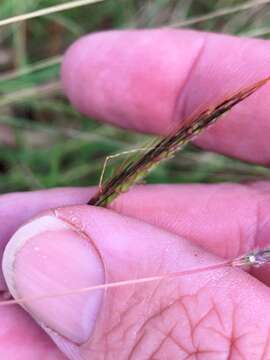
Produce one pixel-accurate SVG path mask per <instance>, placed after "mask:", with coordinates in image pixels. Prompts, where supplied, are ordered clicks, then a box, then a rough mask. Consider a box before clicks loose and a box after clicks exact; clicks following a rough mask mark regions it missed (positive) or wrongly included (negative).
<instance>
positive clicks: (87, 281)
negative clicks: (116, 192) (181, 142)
mask: <svg viewBox="0 0 270 360" xmlns="http://www.w3.org/2000/svg"><path fill="white" fill-rule="evenodd" d="M269 60H270V45H269V43H268V42H266V41H260V40H249V39H238V38H232V37H227V36H222V35H213V34H202V33H196V32H191V31H170V30H162V31H145V32H144V31H139V32H135V31H134V32H108V33H101V34H97V35H91V36H89V37H85V38H83V39H82V40H80V41H79V42H77V43H76V44H75V45H74V46H73V47H72V48H71V49H70V50H69V52H68V53H67V55H66V58H65V61H64V65H63V82H64V86H65V89H66V92H67V94H68V96H69V98H70V99H71V101H72V102H73V103H74V105H75V106H76V107H77V108H79V109H80V110H81V111H82V112H84V113H86V114H90V115H94V116H96V117H97V118H100V119H102V120H106V121H109V122H111V123H114V124H117V125H119V126H124V127H128V128H132V129H136V130H139V131H146V132H154V133H165V132H166V130H167V129H168V128H169V127H170V126H171V125H172V124H173V123H175V122H176V121H181V120H182V119H183V117H186V115H188V114H190V113H191V111H192V110H194V109H197V108H198V107H202V106H203V105H204V104H207V103H210V104H211V103H212V102H214V103H215V102H216V101H217V100H220V99H221V98H223V97H224V95H227V94H228V93H230V92H232V91H235V90H237V89H238V88H239V87H241V86H244V85H249V84H251V83H252V82H255V81H256V80H259V79H261V78H263V77H265V76H267V75H269V72H268V64H269ZM268 91H269V86H266V87H265V88H263V89H261V90H259V92H258V93H257V94H255V95H253V96H252V97H251V98H249V99H248V100H246V101H245V103H243V104H240V105H238V106H237V107H236V108H235V109H233V110H232V111H231V112H230V113H229V115H227V116H226V119H225V120H223V121H221V122H218V123H217V124H216V125H215V126H214V127H213V128H211V129H209V130H208V131H207V132H206V133H205V134H204V135H202V136H200V138H199V139H198V140H197V141H196V142H197V143H198V144H199V145H200V146H203V147H205V148H210V149H212V150H215V151H218V152H223V153H225V154H228V155H232V156H236V157H239V158H242V159H245V160H249V161H253V162H258V163H262V164H267V163H268V162H269V159H270V152H269V150H268V147H269V145H268V144H269V140H268V139H269V134H270V122H269V121H268V119H267V117H268V109H269V95H268ZM93 191H94V190H93V189H54V190H46V191H39V192H32V193H19V194H7V195H3V196H2V197H1V203H0V217H1V220H2V221H1V223H2V230H1V235H0V236H1V238H0V240H1V242H0V243H1V246H2V249H3V248H4V246H5V244H6V243H7V241H8V240H9V238H10V237H11V235H12V233H13V232H14V231H15V230H16V229H17V228H18V227H19V226H21V225H22V223H24V222H25V221H29V220H30V219H31V218H33V217H35V216H37V215H38V214H39V213H40V212H43V211H45V213H44V214H43V215H41V217H40V216H39V217H38V218H36V219H35V220H34V221H32V222H29V223H28V224H27V225H25V226H24V227H22V228H21V229H20V230H19V232H17V234H16V236H15V237H13V238H12V240H11V242H10V243H9V245H8V248H7V251H6V253H5V260H4V264H3V268H4V273H5V276H6V280H7V282H8V284H9V285H10V286H11V287H12V288H13V291H15V292H16V294H17V297H32V296H36V295H38V294H46V293H48V294H50V293H54V292H59V290H61V288H82V287H86V286H90V285H93V284H96V283H103V282H104V281H105V280H106V282H112V281H119V280H129V279H135V278H142V277H147V276H153V275H158V274H164V273H169V272H174V271H180V270H181V269H183V270H184V269H188V268H194V267H195V266H198V265H200V266H201V265H207V264H212V263H215V262H217V261H219V260H218V257H225V258H233V257H235V256H238V255H240V254H242V253H245V252H247V251H249V250H251V249H254V248H256V247H265V246H267V245H269V232H270V228H269V221H268V220H269V219H268V217H269V210H270V195H269V194H270V185H269V184H268V183H267V182H263V183H262V182H260V183H257V184H252V185H250V186H247V185H233V184H220V185H170V186H169V185H157V186H138V187H136V188H135V189H133V190H132V191H130V192H128V193H126V194H123V195H121V197H120V198H119V199H118V200H116V201H115V202H114V204H113V206H112V210H113V211H112V210H107V209H100V208H94V207H90V206H87V205H77V204H84V203H86V202H87V200H88V199H89V198H90V195H91V193H92V192H93ZM66 206H67V207H66ZM50 208H52V209H56V210H51V211H47V212H46V210H48V209H50ZM198 246H199V247H198ZM202 248H203V249H204V250H202ZM216 256H217V257H216ZM252 275H253V276H250V275H249V274H247V273H245V272H243V271H242V270H237V269H232V268H228V267H224V268H221V269H219V270H215V271H211V272H206V273H198V274H196V275H193V276H186V277H182V278H173V279H170V280H168V279H166V280H164V281H161V282H158V283H151V284H150V283H148V284H140V285H136V286H134V285H131V286H127V287H121V288H115V289H111V290H107V291H106V292H101V291H99V292H91V293H84V294H77V295H72V296H65V297H58V298H53V299H43V300H40V301H33V302H29V303H28V304H27V306H26V309H27V311H28V312H30V313H31V314H32V316H33V318H34V319H35V320H36V322H34V320H32V319H31V318H30V317H29V316H28V315H27V313H26V312H25V311H24V310H22V309H21V308H19V307H17V306H16V307H15V306H11V307H0V312H1V320H2V332H1V335H0V349H1V350H0V354H1V357H2V358H16V357H17V358H18V359H37V358H42V359H45V358H52V359H62V358H64V355H63V354H66V355H67V356H68V358H70V359H102V358H104V357H105V356H107V357H108V358H109V359H115V358H118V359H127V358H130V359H148V358H152V359H192V358H199V359H210V360H211V359H215V360H219V359H238V358H239V359H268V358H269V357H270V348H269V345H270V344H269V342H270V341H269V326H270V314H269V311H268V304H269V300H270V292H269V289H268V287H267V286H266V285H267V284H269V269H268V268H267V267H264V268H261V269H256V271H253V274H252ZM265 284H266V285H265ZM2 289H4V280H3V279H2ZM41 327H42V328H43V329H44V330H45V332H47V334H48V335H49V336H50V337H51V338H52V339H53V341H54V342H55V343H56V345H57V346H55V345H54V344H53V343H52V342H51V341H50V340H49V337H47V335H46V334H45V333H43V331H42V330H41ZM58 349H60V351H59V350H58Z"/></svg>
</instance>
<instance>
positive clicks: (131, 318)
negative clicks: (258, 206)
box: [4, 206, 270, 359]
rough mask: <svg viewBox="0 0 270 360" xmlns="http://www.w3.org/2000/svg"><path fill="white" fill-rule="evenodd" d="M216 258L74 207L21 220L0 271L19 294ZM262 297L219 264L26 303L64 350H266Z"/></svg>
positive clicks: (136, 354)
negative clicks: (184, 274) (202, 270)
mask: <svg viewBox="0 0 270 360" xmlns="http://www.w3.org/2000/svg"><path fill="white" fill-rule="evenodd" d="M217 261H218V260H217V259H216V258H213V257H212V256H210V255H209V254H207V253H205V252H204V251H202V250H200V249H199V248H197V247H195V246H193V245H191V244H190V243H189V242H188V241H186V240H184V239H183V238H180V237H176V236H174V235H172V234H170V233H167V232H165V231H162V230H160V229H158V228H156V227H153V226H151V225H148V224H146V223H143V222H140V221H138V220H135V219H132V218H128V217H123V216H120V215H117V214H116V213H113V212H111V211H109V210H106V209H99V208H94V207H89V206H81V207H76V206H75V207H70V208H64V209H57V210H56V211H55V212H52V213H50V214H46V215H44V216H42V217H40V218H37V219H36V220H34V221H33V222H30V223H28V224H27V225H25V226H24V227H22V228H21V229H20V230H19V231H18V232H17V233H16V234H15V235H14V237H13V238H12V239H11V241H10V243H9V245H8V247H7V249H6V251H5V257H4V271H5V277H6V280H7V282H8V284H9V286H10V289H11V291H12V293H13V294H14V296H15V297H20V296H23V297H25V296H36V295H40V294H44V293H49V292H54V291H55V290H57V289H58V290H59V289H61V288H62V289H63V288H74V287H76V288H77V287H84V286H89V285H91V284H97V283H102V282H103V281H104V280H105V281H106V282H111V281H119V280H129V279H134V278H140V277H145V276H151V275H157V274H161V273H166V272H171V271H179V270H181V269H187V268H190V267H193V268H194V266H198V264H200V266H202V265H204V264H205V265H206V264H207V265H209V264H213V263H216V262H217ZM269 300H270V297H269V290H268V288H266V287H265V286H263V285H262V284H261V283H260V282H258V281H257V280H255V279H253V278H252V277H250V276H249V275H248V274H246V273H244V272H242V271H237V270H233V269H231V268H221V269H220V270H215V271H212V272H206V273H199V274H196V276H193V277H191V276H187V277H182V278H179V279H171V280H170V281H165V280H164V281H162V282H158V283H156V284H144V285H140V286H139V285H137V286H135V285H133V286H131V287H127V288H123V287H122V288H118V289H111V290H109V289H107V291H106V293H104V292H102V291H99V292H96V293H91V294H86V293H85V294H79V295H78V294H77V295H76V296H75V295H73V296H69V297H65V298H61V299H60V298H54V299H46V300H45V299H43V300H42V302H41V301H39V302H34V301H33V302H28V303H27V305H26V308H27V310H28V311H29V312H30V313H31V314H32V316H33V317H34V319H35V320H36V321H37V322H38V324H40V325H41V326H42V327H43V328H44V329H45V331H47V332H48V334H49V335H50V336H51V337H52V339H53V340H54V341H55V342H56V343H57V345H58V346H59V348H60V349H62V351H64V352H65V353H66V355H67V356H68V357H69V358H70V359H75V358H76V359H91V358H96V359H99V358H100V359H101V358H104V356H107V357H111V358H118V359H127V358H135V359H136V358H137V359H143V358H150V357H151V356H154V357H155V358H165V357H166V356H168V355H169V358H177V359H184V358H185V357H188V356H190V357H191V356H192V355H194V354H196V356H198V355H199V354H203V355H204V356H205V357H207V358H208V359H217V358H219V357H220V358H229V357H235V356H238V354H240V355H241V357H242V358H260V357H261V354H266V355H265V358H268V357H269V356H270V353H269V346H268V345H269V344H268V340H267V339H268V333H269V325H270V314H269V312H268V307H269ZM254 307H256V311H254ZM258 319H260V321H258ZM119 339H121V340H119ZM165 355H166V356H165Z"/></svg>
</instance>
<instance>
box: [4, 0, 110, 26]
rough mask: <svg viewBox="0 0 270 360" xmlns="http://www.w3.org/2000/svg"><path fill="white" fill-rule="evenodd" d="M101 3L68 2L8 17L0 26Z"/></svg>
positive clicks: (94, 0) (78, 0)
mask: <svg viewBox="0 0 270 360" xmlns="http://www.w3.org/2000/svg"><path fill="white" fill-rule="evenodd" d="M102 1H104V0H74V1H69V2H66V3H65V4H59V5H55V6H50V7H47V8H45V9H40V10H36V11H33V12H30V13H26V14H22V15H17V16H13V17H10V18H8V19H4V20H0V26H4V25H9V24H14V23H17V22H21V21H25V20H29V19H33V18H36V17H40V16H45V15H49V14H55V13H57V12H60V11H65V10H70V9H74V8H76V7H79V6H85V5H89V4H94V3H98V2H102Z"/></svg>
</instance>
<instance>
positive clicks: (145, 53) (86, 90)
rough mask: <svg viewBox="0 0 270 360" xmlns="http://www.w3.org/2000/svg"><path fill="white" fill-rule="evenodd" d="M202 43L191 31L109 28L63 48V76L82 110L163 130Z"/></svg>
mask: <svg viewBox="0 0 270 360" xmlns="http://www.w3.org/2000/svg"><path fill="white" fill-rule="evenodd" d="M203 43H204V36H203V35H201V34H197V33H195V32H192V31H175V30H169V29H167V30H164V29H163V30H139V31H130V30H127V31H107V32H100V33H95V34H91V35H88V36H85V37H83V38H81V39H80V40H78V41H77V42H75V43H74V44H73V45H72V46H71V47H70V48H69V49H68V51H67V53H66V55H65V58H64V62H63V66H62V80H63V85H64V88H65V91H66V94H67V96H68V97H69V99H70V101H71V102H72V103H73V105H74V106H75V107H76V108H77V109H78V110H79V111H81V112H82V113H84V114H86V115H90V116H93V117H95V118H97V119H100V120H105V121H107V122H109V123H114V124H116V125H118V126H122V127H126V128H133V129H135V130H139V131H143V132H152V133H165V132H166V131H167V130H168V128H169V127H170V126H171V122H172V120H173V115H174V111H175V105H176V101H177V98H178V96H179V92H180V91H181V89H182V88H183V87H184V85H185V82H186V81H187V78H188V76H189V73H190V70H191V68H192V66H193V64H194V62H195V61H196V59H197V56H198V54H199V53H200V50H201V48H202V46H203Z"/></svg>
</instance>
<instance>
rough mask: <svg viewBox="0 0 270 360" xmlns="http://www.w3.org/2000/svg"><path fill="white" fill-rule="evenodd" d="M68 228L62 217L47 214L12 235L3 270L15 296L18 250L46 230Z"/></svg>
mask: <svg viewBox="0 0 270 360" xmlns="http://www.w3.org/2000/svg"><path fill="white" fill-rule="evenodd" d="M68 228H69V226H68V224H66V223H64V222H63V221H61V220H60V219H58V218H56V217H54V216H51V215H45V216H42V217H40V218H37V219H35V220H33V221H32V222H29V223H27V224H25V225H23V226H22V227H21V228H19V229H18V230H17V231H16V232H15V234H14V235H13V236H12V238H11V239H10V240H9V242H8V244H7V245H6V248H5V251H4V254H3V261H2V271H3V274H4V278H5V280H6V283H7V286H8V289H9V291H10V293H11V294H12V296H13V297H14V298H16V297H17V294H16V287H15V284H14V276H13V275H14V274H13V270H14V261H15V258H16V255H17V253H18V251H19V250H20V249H21V248H22V247H23V246H24V244H25V243H26V242H27V241H28V240H29V239H31V238H33V237H34V236H37V235H38V234H41V233H43V232H44V231H50V230H53V231H55V230H62V229H68Z"/></svg>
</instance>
